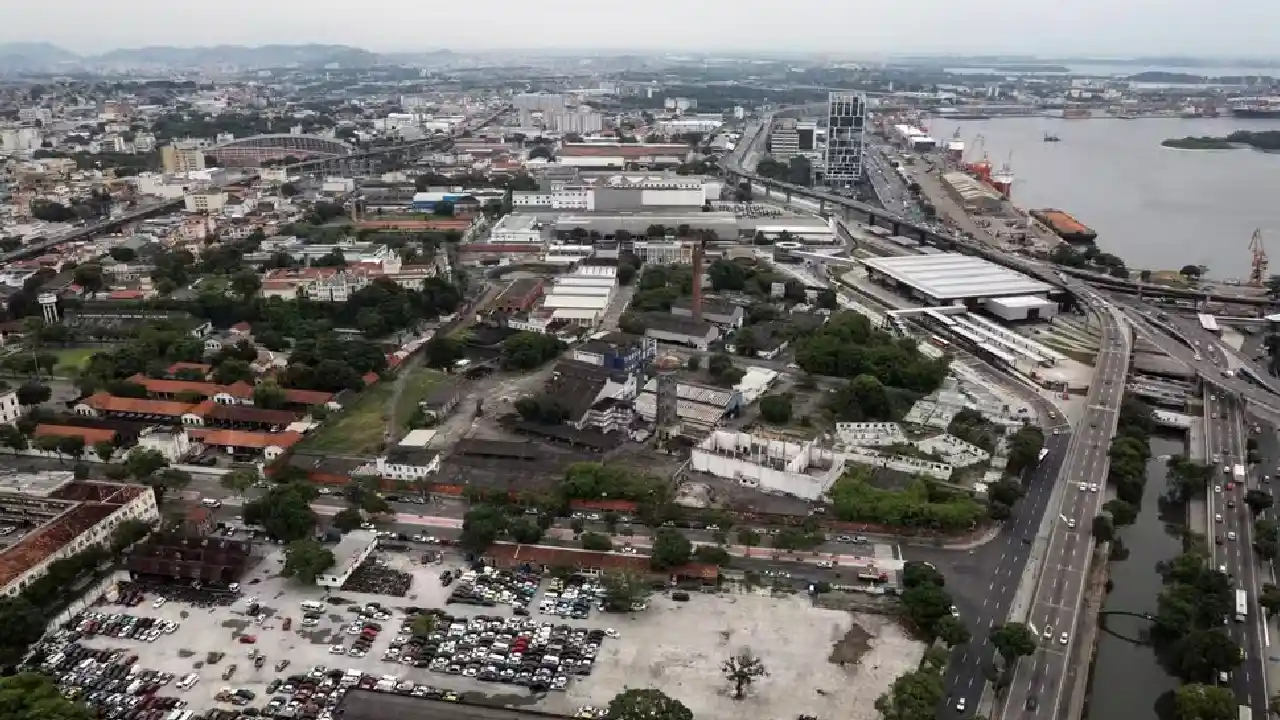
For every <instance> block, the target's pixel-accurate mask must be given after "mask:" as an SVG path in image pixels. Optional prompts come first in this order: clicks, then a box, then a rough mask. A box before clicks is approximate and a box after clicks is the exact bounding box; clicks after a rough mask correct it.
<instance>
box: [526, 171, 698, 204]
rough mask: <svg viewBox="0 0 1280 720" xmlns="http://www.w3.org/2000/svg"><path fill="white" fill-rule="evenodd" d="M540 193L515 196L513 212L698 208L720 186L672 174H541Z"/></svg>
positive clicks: (527, 192)
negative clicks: (531, 209)
mask: <svg viewBox="0 0 1280 720" xmlns="http://www.w3.org/2000/svg"><path fill="white" fill-rule="evenodd" d="M542 175H543V176H544V177H543V178H542V185H543V189H540V190H529V191H521V192H514V193H512V194H511V204H512V206H513V207H516V208H550V209H552V210H585V211H588V212H609V211H615V212H616V211H626V210H644V209H646V208H668V209H672V208H690V209H693V208H698V209H701V208H702V206H703V205H705V204H706V203H707V202H709V201H715V200H718V199H719V198H720V189H721V186H722V183H721V181H720V180H719V179H717V178H712V177H706V176H703V175H677V174H675V173H674V172H639V171H634V172H624V173H589V172H582V171H575V172H572V173H570V174H569V175H567V176H560V175H559V174H557V173H552V172H550V170H548V171H547V172H544V173H542Z"/></svg>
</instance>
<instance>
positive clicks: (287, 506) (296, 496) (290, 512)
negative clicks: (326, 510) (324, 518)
mask: <svg viewBox="0 0 1280 720" xmlns="http://www.w3.org/2000/svg"><path fill="white" fill-rule="evenodd" d="M316 494H317V493H316V490H315V488H313V487H311V486H309V485H304V484H302V483H285V484H283V485H277V486H275V487H273V488H271V489H270V490H268V491H267V493H266V494H265V495H263V496H262V497H260V498H259V499H257V500H254V501H253V502H250V503H248V504H246V505H245V506H244V521H245V523H246V524H249V525H261V526H262V527H263V528H265V529H266V531H267V533H268V534H269V535H270V536H271V537H273V538H275V539H277V540H282V541H284V542H286V543H291V542H293V541H295V540H302V539H304V538H307V537H310V536H311V534H312V532H313V531H314V530H315V527H316V514H315V511H314V510H312V509H311V501H313V500H314V499H315V497H316Z"/></svg>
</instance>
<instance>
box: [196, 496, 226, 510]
mask: <svg viewBox="0 0 1280 720" xmlns="http://www.w3.org/2000/svg"><path fill="white" fill-rule="evenodd" d="M200 504H201V505H203V506H205V507H207V508H214V509H217V508H220V507H222V501H221V500H219V499H217V498H204V499H202V500H201V501H200Z"/></svg>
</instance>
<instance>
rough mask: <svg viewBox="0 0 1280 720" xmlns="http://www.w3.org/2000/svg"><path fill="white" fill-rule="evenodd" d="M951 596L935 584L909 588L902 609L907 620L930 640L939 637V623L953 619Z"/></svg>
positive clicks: (904, 592)
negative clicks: (949, 618)
mask: <svg viewBox="0 0 1280 720" xmlns="http://www.w3.org/2000/svg"><path fill="white" fill-rule="evenodd" d="M951 606H952V600H951V594H950V593H948V592H947V591H946V590H943V589H942V587H940V586H938V585H934V584H933V583H924V584H921V585H916V586H915V587H909V588H906V589H905V590H903V592H902V608H903V610H904V611H905V613H906V616H907V619H908V620H910V621H911V623H912V624H913V625H914V626H915V627H916V628H917V629H918V630H919V631H920V632H921V633H922V634H923V635H924V636H925V637H926V638H928V639H933V638H936V637H938V627H939V623H940V622H941V621H942V619H943V618H945V617H951Z"/></svg>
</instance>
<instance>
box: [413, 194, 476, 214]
mask: <svg viewBox="0 0 1280 720" xmlns="http://www.w3.org/2000/svg"><path fill="white" fill-rule="evenodd" d="M472 200H474V198H472V197H471V195H469V194H467V193H462V192H449V191H438V192H420V193H414V195H413V200H412V202H411V206H412V208H413V211H414V212H426V213H429V212H435V209H436V206H437V205H439V204H440V203H445V202H447V203H450V204H453V205H457V204H458V203H464V202H470V201H472Z"/></svg>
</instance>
